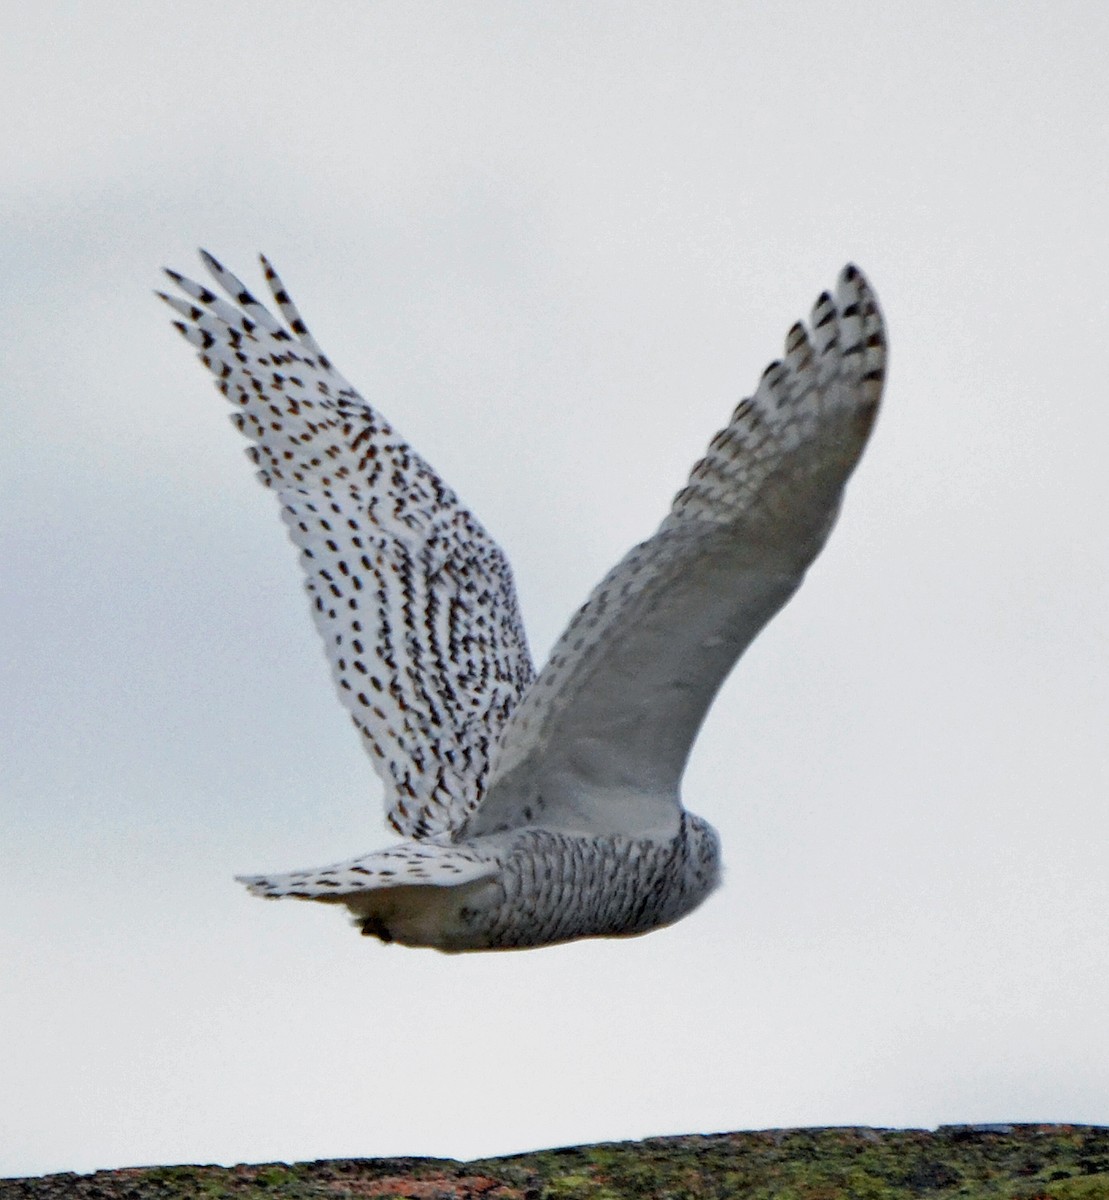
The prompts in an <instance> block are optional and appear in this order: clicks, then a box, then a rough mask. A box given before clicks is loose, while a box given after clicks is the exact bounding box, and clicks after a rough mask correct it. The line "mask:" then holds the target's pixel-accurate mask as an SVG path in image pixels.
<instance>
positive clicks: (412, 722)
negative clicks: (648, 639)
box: [159, 254, 534, 838]
mask: <svg viewBox="0 0 1109 1200" xmlns="http://www.w3.org/2000/svg"><path fill="white" fill-rule="evenodd" d="M202 258H203V260H204V265H205V266H206V267H207V269H208V271H209V272H210V273H211V275H212V277H213V278H214V279H215V281H216V283H217V284H218V285H219V287H220V288H222V290H223V291H224V292H225V293H226V294H227V296H228V298H229V299H227V300H225V299H223V298H222V297H220V296H218V295H216V293H214V292H212V291H211V290H209V289H208V288H207V287H203V286H202V285H200V284H197V283H194V282H193V281H192V280H190V279H186V278H185V277H184V276H182V275H179V274H178V273H177V272H176V271H169V272H167V274H168V275H169V276H170V278H171V279H172V280H173V282H174V283H175V284H176V285H177V287H178V288H179V289H180V291H181V292H182V293H183V294H184V298H182V297H181V296H170V295H165V294H164V293H159V295H161V297H162V299H163V300H165V301H166V303H167V304H169V305H170V307H171V308H173V309H174V310H175V312H177V313H178V314H179V316H180V318H181V319H180V320H179V321H177V322H176V324H177V328H178V329H179V330H180V331H181V333H182V334H183V335H184V337H185V338H186V339H187V340H188V341H189V342H190V343H191V344H192V345H193V346H194V347H196V350H197V353H198V356H199V358H200V361H201V362H202V363H203V364H204V365H205V366H206V367H207V368H208V369H209V370H210V371H211V372H212V374H213V375H214V376H215V378H216V385H217V386H218V387H219V389H220V391H221V392H223V394H224V395H225V396H226V397H227V398H228V400H230V401H231V403H232V405H233V406H234V408H235V412H234V413H233V414H232V417H233V420H234V422H235V424H236V426H237V427H238V429H239V430H240V432H242V433H243V434H245V435H246V437H247V438H248V439H249V440H250V442H251V446H250V448H249V450H248V451H247V453H248V455H249V457H250V459H251V461H252V462H254V464H255V465H256V466H257V467H258V477H259V478H260V479H261V481H262V482H263V483H264V484H265V485H266V486H267V487H268V488H270V489H272V490H273V491H274V492H275V493H276V494H277V498H278V500H279V501H280V503H281V515H282V518H283V519H284V521H285V524H286V526H287V527H288V531H289V536H290V537H291V538H292V540H293V542H294V543H295V544H296V546H297V547H298V548H299V550H300V560H301V565H302V566H303V568H304V573H305V578H306V583H307V587H308V592H309V595H310V596H311V599H312V616H313V617H314V619H315V622H316V627H317V629H318V630H319V632H320V634H321V635H322V637H323V640H324V645H325V648H326V651H327V657H328V660H329V662H330V664H331V670H332V673H333V675H334V678H335V682H336V684H337V685H338V689H339V696H340V698H341V700H342V702H343V704H344V705H345V706H346V708H347V710H348V711H349V712H350V715H351V717H352V718H353V719H354V723H355V725H356V726H357V727H358V730H359V732H360V733H361V735H362V739H363V742H364V744H365V746H366V749H367V751H368V752H369V754H370V759H371V761H372V762H373V764H374V767H375V769H376V770H377V773H378V775H379V776H380V777H381V778H382V780H383V782H384V784H385V789H386V797H385V801H386V810H387V815H388V820H389V823H390V824H391V825H392V826H393V828H394V829H395V830H396V831H397V832H398V833H402V834H405V835H407V836H409V837H415V838H422V837H426V836H428V835H430V834H437V833H449V832H450V831H452V830H454V829H456V828H457V827H458V826H460V825H461V824H462V822H463V821H464V820H465V818H466V816H467V814H469V813H470V812H471V811H472V810H473V808H474V807H475V806H476V805H477V803H478V802H479V800H480V799H481V796H482V794H483V792H484V787H485V780H486V776H487V773H488V770H489V764H490V758H491V754H492V751H493V748H494V746H495V745H496V742H497V739H498V737H499V735H500V732H501V730H502V728H503V727H504V725H505V723H506V722H507V720H508V718H509V716H510V715H511V713H512V711H513V709H514V708H515V706H516V702H517V700H518V699H519V697H520V696H521V695H522V694H523V691H524V689H525V688H526V687H527V686H528V684H529V683H530V682H531V680H532V677H533V674H534V671H533V668H532V663H531V655H530V654H529V652H528V647H527V640H526V638H525V636H524V628H523V623H522V621H521V619H520V612H519V607H518V605H517V601H516V590H515V586H514V584H513V581H512V572H511V571H510V569H509V566H508V563H507V561H506V560H505V557H504V555H503V554H502V553H501V551H500V549H499V547H498V546H497V545H496V543H495V542H494V541H493V540H492V538H490V537H489V535H488V534H487V533H486V532H485V530H484V529H483V528H482V527H481V525H480V524H478V522H477V521H476V520H475V519H474V518H473V517H472V516H471V515H470V513H469V512H468V511H467V510H466V509H465V508H464V507H463V506H462V505H461V504H460V503H459V501H458V498H457V496H455V494H454V492H452V491H451V489H450V488H448V487H447V486H446V484H444V483H443V481H442V480H441V479H440V478H439V476H438V475H437V474H436V473H435V472H434V471H433V470H432V469H431V467H430V466H428V464H427V463H426V462H424V461H423V459H422V458H420V457H419V455H417V454H416V453H415V452H414V451H413V450H412V449H411V447H409V446H408V445H407V444H406V443H405V442H404V441H403V439H401V438H400V437H398V436H397V435H396V433H394V432H393V430H392V429H390V427H389V426H388V424H387V423H386V422H385V421H384V419H383V418H382V417H381V415H380V414H379V413H377V412H376V411H375V410H374V409H373V408H371V407H370V405H369V404H367V403H366V401H365V400H363V399H362V397H361V396H360V395H359V394H358V393H357V392H356V391H355V390H354V389H353V388H352V387H351V386H350V384H349V383H347V382H346V380H345V379H344V378H343V377H342V376H341V375H340V374H339V373H338V371H336V369H335V367H334V366H333V365H332V363H331V361H330V360H329V359H328V357H327V356H326V355H325V354H324V353H323V351H322V350H321V349H320V347H319V346H318V345H317V344H316V342H315V340H314V339H313V337H312V335H311V334H310V333H309V332H308V329H307V328H306V327H305V324H304V322H303V321H302V320H301V318H300V314H299V313H298V312H297V310H296V308H295V307H294V305H293V303H292V301H291V300H290V299H289V296H288V294H287V293H286V291H285V289H284V286H283V285H282V283H281V280H280V279H279V278H278V277H277V274H276V273H275V271H274V270H273V268H272V267H271V266H270V264H269V263H268V262H267V261H266V260H265V259H264V258H263V259H262V265H263V267H264V269H265V274H266V280H267V282H268V284H269V287H270V290H271V292H272V293H273V298H274V301H275V303H276V305H277V308H278V310H279V311H280V313H281V315H282V317H283V318H284V320H285V324H284V325H283V324H282V323H281V322H280V321H278V320H277V319H276V318H275V317H274V315H273V314H272V313H271V312H270V311H269V310H268V309H267V308H265V307H264V306H263V305H262V304H260V303H259V302H258V301H257V300H255V298H254V297H253V296H252V295H251V294H250V293H249V292H248V291H247V290H246V288H245V287H243V285H242V283H240V282H239V280H238V279H236V278H235V276H234V275H232V274H231V273H230V272H229V271H227V270H226V269H225V268H223V267H222V266H221V265H220V264H219V263H218V262H216V260H215V259H214V258H212V257H211V255H209V254H202Z"/></svg>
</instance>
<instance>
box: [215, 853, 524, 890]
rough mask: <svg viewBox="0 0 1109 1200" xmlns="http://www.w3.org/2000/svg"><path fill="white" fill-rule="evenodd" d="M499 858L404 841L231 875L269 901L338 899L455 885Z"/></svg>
mask: <svg viewBox="0 0 1109 1200" xmlns="http://www.w3.org/2000/svg"><path fill="white" fill-rule="evenodd" d="M499 870H500V862H499V861H498V860H497V859H496V858H494V857H491V856H486V855H482V854H479V853H477V852H476V851H474V850H472V849H469V848H467V847H464V846H443V845H438V844H436V843H434V842H426V841H424V842H406V843H404V844H402V845H398V846H390V847H389V848H388V849H386V850H377V851H375V852H374V853H372V854H365V855H363V856H362V857H361V858H354V859H350V860H348V861H347V862H341V863H334V864H333V865H332V866H329V867H316V868H314V869H312V870H307V871H290V872H287V873H286V874H283V875H236V876H235V878H236V879H237V880H238V881H239V882H240V883H243V884H245V885H246V887H247V889H248V890H249V891H250V892H252V893H253V894H254V895H255V896H262V897H264V898H266V899H269V900H277V899H281V898H282V897H285V896H291V897H293V898H295V899H297V900H321V901H323V902H325V903H326V902H328V901H331V902H343V901H345V899H346V897H348V896H350V895H351V894H352V893H354V892H371V891H380V890H383V889H385V888H397V887H419V886H424V887H458V886H459V885H461V884H466V883H474V882H476V881H477V880H480V879H489V878H491V877H492V876H494V875H496V874H497V872H498V871H499Z"/></svg>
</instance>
